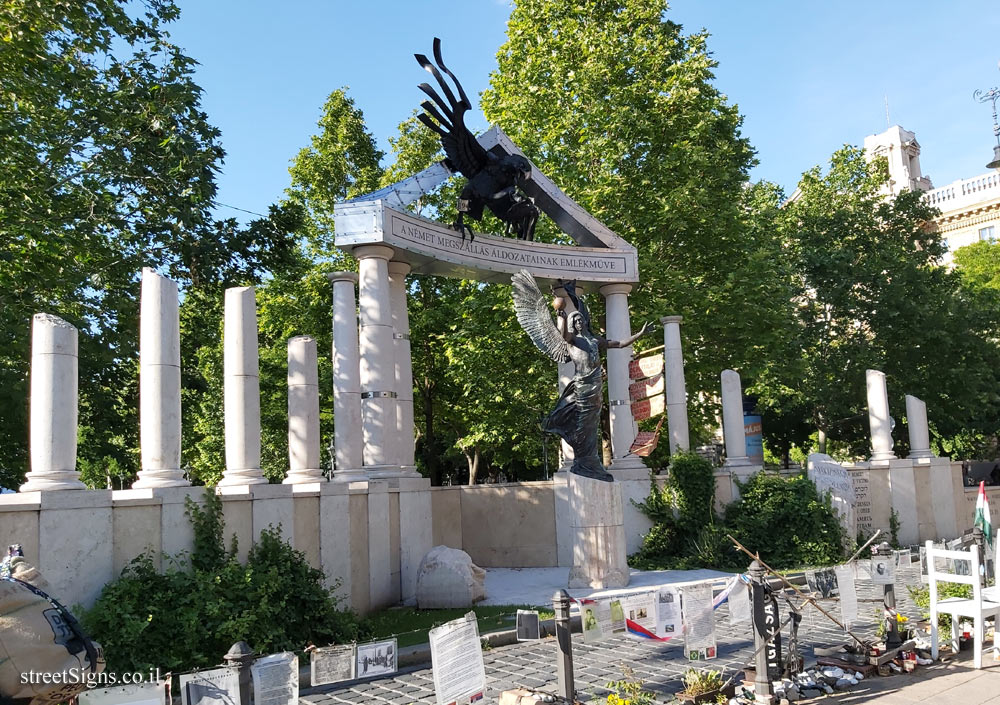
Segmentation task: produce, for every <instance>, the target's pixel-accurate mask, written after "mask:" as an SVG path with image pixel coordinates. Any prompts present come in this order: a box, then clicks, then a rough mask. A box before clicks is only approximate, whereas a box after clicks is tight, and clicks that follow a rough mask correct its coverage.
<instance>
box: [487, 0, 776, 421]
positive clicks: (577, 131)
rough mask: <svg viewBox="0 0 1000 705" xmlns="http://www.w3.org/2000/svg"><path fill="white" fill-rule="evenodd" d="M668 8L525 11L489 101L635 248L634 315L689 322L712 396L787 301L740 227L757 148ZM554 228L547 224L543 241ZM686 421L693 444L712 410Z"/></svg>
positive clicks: (694, 369) (692, 354)
mask: <svg viewBox="0 0 1000 705" xmlns="http://www.w3.org/2000/svg"><path fill="white" fill-rule="evenodd" d="M666 11H667V3H666V2H665V1H663V0H618V1H609V0H589V1H587V2H579V1H578V0H518V2H516V4H515V7H514V10H513V12H512V13H511V18H510V21H509V24H508V30H507V43H506V44H504V46H503V47H501V49H500V51H499V53H498V56H497V60H498V68H497V71H496V72H495V73H494V74H493V75H492V77H491V84H490V88H489V89H488V90H487V91H486V92H485V93H484V95H483V99H482V105H483V110H484V112H485V113H486V116H487V118H489V119H490V121H492V122H494V123H496V124H498V125H500V126H501V127H502V128H503V129H504V131H505V132H507V133H508V134H509V135H510V136H511V137H512V138H513V139H514V141H515V142H517V144H518V145H519V146H520V147H521V148H522V149H523V150H524V151H525V153H526V154H527V155H528V156H529V157H530V158H531V159H532V160H533V161H534V162H535V163H536V164H537V165H538V166H539V168H540V169H541V170H542V171H544V172H545V173H546V174H548V175H549V176H550V177H551V178H552V179H553V180H554V181H555V182H556V183H557V184H559V186H560V187H561V188H563V190H565V191H566V193H567V194H569V196H570V197H572V198H573V199H574V200H576V201H577V202H578V203H580V204H581V205H582V206H583V207H584V208H586V209H587V210H588V211H590V212H591V213H593V214H594V215H595V216H596V217H597V218H599V219H600V220H601V221H603V222H604V223H606V224H607V225H608V226H609V227H610V228H611V229H612V230H614V231H616V232H617V233H618V234H619V235H621V236H622V237H624V238H625V239H626V240H628V241H629V242H631V243H632V244H633V245H635V246H636V247H637V248H638V250H639V270H640V275H641V279H642V281H641V285H640V286H639V287H638V288H637V289H636V290H635V291H634V292H633V293H632V295H631V302H630V303H631V306H632V311H633V318H634V320H636V321H637V322H638V321H641V320H643V319H648V318H653V317H656V316H662V315H666V314H682V315H683V316H684V345H685V353H686V361H685V372H686V374H687V383H688V389H689V391H690V393H691V398H692V399H698V398H699V392H707V393H709V394H711V395H712V396H705V397H703V398H704V399H711V398H714V395H715V394H717V390H718V385H719V378H718V375H719V371H720V370H722V369H725V368H728V367H733V368H736V369H740V371H741V372H742V373H743V374H744V375H745V376H748V377H753V376H754V374H755V373H756V371H757V369H758V368H759V367H760V366H761V363H762V358H763V354H762V351H766V350H769V349H771V348H772V347H774V345H775V344H777V341H778V340H780V337H781V330H782V324H783V322H784V321H785V320H786V319H785V317H784V315H783V314H784V311H785V309H786V307H787V298H785V297H784V292H783V291H782V288H781V287H780V286H777V287H776V286H774V282H775V281H777V280H779V279H780V276H779V275H778V274H776V273H775V267H776V266H777V261H776V259H775V258H774V257H773V256H772V255H773V252H774V248H773V247H772V246H771V245H770V242H769V241H768V239H769V238H773V233H768V232H764V233H760V234H759V235H762V236H763V237H764V241H763V242H762V241H760V240H759V239H756V238H754V237H751V236H750V233H749V231H748V229H747V228H745V227H744V225H743V219H744V212H745V208H746V202H745V199H746V196H745V195H744V190H745V188H746V184H747V171H748V169H749V167H750V166H751V165H752V164H753V163H754V153H753V150H752V148H751V147H750V145H749V143H748V142H747V140H746V139H745V138H744V137H742V135H741V134H740V125H741V122H742V119H741V117H740V115H739V112H738V110H737V108H736V107H735V106H733V105H731V104H729V102H728V101H727V100H726V97H725V96H724V95H722V94H720V93H719V91H718V90H717V89H716V88H715V87H714V86H713V85H712V80H713V73H712V70H713V69H714V67H715V65H716V64H715V62H714V61H713V60H712V58H711V56H710V53H709V51H708V46H707V35H706V34H705V33H694V34H688V35H686V34H684V33H683V32H682V28H681V26H680V25H678V24H676V23H674V22H671V21H670V20H669V19H665V14H666ZM553 230H554V226H553V224H551V223H550V222H548V221H547V220H544V219H543V221H542V222H541V223H540V233H542V235H543V236H545V235H546V234H548V236H550V237H551V233H552V232H553ZM592 308H593V309H595V311H597V310H598V309H599V308H600V306H599V305H598V302H594V303H593V304H592ZM748 311H752V312H753V315H748V314H747V312H748ZM636 327H637V326H636ZM692 416H693V417H694V418H693V423H692V431H693V434H694V436H695V439H694V440H695V441H697V440H698V437H699V436H704V435H705V433H704V429H706V428H707V427H708V425H709V423H710V421H711V419H712V418H713V416H714V414H713V409H712V408H711V405H710V404H709V403H698V404H696V405H695V408H693V409H692Z"/></svg>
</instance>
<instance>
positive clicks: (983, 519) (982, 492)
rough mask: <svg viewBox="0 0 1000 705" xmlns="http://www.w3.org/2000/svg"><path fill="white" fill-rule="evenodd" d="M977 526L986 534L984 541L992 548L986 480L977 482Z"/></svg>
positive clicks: (975, 524)
mask: <svg viewBox="0 0 1000 705" xmlns="http://www.w3.org/2000/svg"><path fill="white" fill-rule="evenodd" d="M973 525H974V526H978V527H980V528H981V529H982V530H983V533H984V534H986V543H987V544H989V546H990V548H993V523H992V522H991V521H990V503H989V502H987V501H986V482H980V483H979V496H978V497H977V498H976V519H975V521H974V522H973Z"/></svg>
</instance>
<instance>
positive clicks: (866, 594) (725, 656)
mask: <svg viewBox="0 0 1000 705" xmlns="http://www.w3.org/2000/svg"><path fill="white" fill-rule="evenodd" d="M919 580H920V575H919V563H914V564H912V566H909V567H905V568H901V569H900V570H898V571H897V584H896V600H897V604H898V606H899V610H900V611H901V612H902V613H904V614H906V615H907V616H909V617H910V618H911V619H919V618H920V613H919V610H918V609H917V608H916V607H915V605H914V604H913V603H912V601H911V600H910V597H909V593H908V591H907V590H906V587H905V585H916V584H919ZM857 585H858V598H859V605H858V612H859V619H860V624H858V625H856V627H855V628H854V629H853V631H854V633H856V634H858V636H861V637H864V636H866V635H869V636H870V635H871V634H873V633H874V630H875V626H876V614H877V613H880V612H881V602H882V586H876V585H873V584H872V583H871V582H870V581H863V580H859V581H858V583H857ZM791 599H792V600H793V601H794V602H795V604H799V603H800V602H801V598H798V597H792V598H791ZM821 604H822V605H823V608H824V609H825V610H827V611H828V612H830V613H831V614H833V615H834V616H835V617H837V618H838V619H839V616H840V607H839V605H838V604H837V601H836V599H829V600H823V601H822V603H821ZM779 605H780V610H781V614H782V615H783V616H782V619H784V615H786V614H787V605H786V604H785V603H783V602H781V601H779ZM802 614H803V618H802V624H801V626H800V627H799V641H800V648H801V653H802V654H803V656H805V658H806V660H807V662H808V661H809V660H810V659H811V657H812V647H814V646H827V647H828V646H835V645H837V644H841V643H844V641H845V639H846V638H847V637H846V636H845V634H844V632H843V630H841V629H840V628H839V627H837V626H836V625H835V624H833V623H832V622H830V621H829V620H828V619H827V618H826V617H824V616H823V615H822V614H820V612H819V611H818V610H817V609H816V608H815V607H812V606H806V607H804V608H803V610H802ZM715 619H716V636H717V640H718V652H719V657H718V658H717V659H716V660H714V661H711V662H709V664H708V665H710V666H711V667H712V668H714V669H720V670H724V671H725V672H726V674H727V677H728V675H729V674H732V673H733V672H734V671H735V670H737V669H742V667H743V666H744V665H746V664H747V663H748V662H749V660H750V658H751V656H752V654H753V636H752V634H751V631H750V625H749V624H741V625H737V626H732V625H730V624H729V612H728V608H727V606H726V605H723V606H722V607H721V608H719V609H718V610H717V611H716V616H715ZM786 633H787V631H786ZM783 646H784V643H783ZM483 656H484V662H485V665H486V678H487V697H486V702H487V703H489V702H496V700H497V698H498V697H499V694H500V693H501V692H502V691H504V690H507V689H510V688H514V687H518V686H523V687H528V688H541V689H548V690H551V691H552V692H554V691H555V684H556V670H555V669H556V665H555V664H556V642H555V639H551V638H549V639H544V640H542V641H537V642H521V643H519V644H515V645H511V646H504V647H498V648H495V649H491V650H489V651H486V652H485V653H484V654H483ZM573 662H574V672H575V677H576V688H577V694H578V697H579V698H580V699H581V700H584V701H587V702H590V701H592V700H594V699H595V698H597V699H603V696H605V695H606V694H607V693H608V690H607V689H606V688H605V685H606V684H607V683H608V681H612V680H619V679H621V678H622V674H623V670H624V669H625V668H630V669H631V670H632V671H633V673H634V674H635V677H637V678H639V679H641V680H642V681H644V686H643V687H644V688H645V689H646V690H650V691H654V692H656V693H658V694H660V695H661V696H665V695H667V694H672V693H675V692H677V691H678V690H680V682H679V680H678V679H679V676H680V675H681V674H682V673H683V672H684V671H685V670H686V669H687V668H688V667H689V666H690V665H691V662H689V661H688V660H687V659H686V658H685V657H684V650H683V642H682V641H680V640H678V643H676V644H675V643H673V642H666V643H664V642H651V641H639V640H635V639H631V638H627V637H617V638H614V639H609V640H607V641H603V642H600V643H598V644H584V643H583V638H582V635H580V634H574V635H573ZM900 678H901V679H902V678H904V677H903V676H900ZM885 680H894V679H885ZM320 691H322V692H320ZM995 694H1000V693H995ZM658 699H660V700H662V699H665V698H663V697H660V698H658ZM300 700H301V701H304V702H305V703H308V704H309V705H334V704H335V703H336V704H338V705H339V704H340V703H378V704H383V703H389V704H392V705H410V704H416V703H426V704H427V705H434V704H435V703H436V700H435V697H434V681H433V677H432V675H431V669H430V667H422V668H417V669H414V670H410V671H409V672H400V673H398V674H396V675H395V676H394V677H392V678H384V679H380V680H373V681H369V682H364V683H353V684H341V685H337V686H324V687H323V688H320V689H317V690H316V691H313V693H312V694H310V695H306V696H303V697H301V698H300ZM844 702H845V703H846V702H859V701H857V700H845V701H844ZM886 702H887V703H889V702H890V701H886ZM892 702H897V701H892ZM898 702H903V701H898ZM977 702H979V701H977Z"/></svg>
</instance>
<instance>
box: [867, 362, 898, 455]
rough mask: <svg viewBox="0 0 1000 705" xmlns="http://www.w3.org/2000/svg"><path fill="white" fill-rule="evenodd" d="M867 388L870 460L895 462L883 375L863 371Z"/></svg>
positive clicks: (875, 371)
mask: <svg viewBox="0 0 1000 705" xmlns="http://www.w3.org/2000/svg"><path fill="white" fill-rule="evenodd" d="M865 381H866V383H867V386H868V424H869V426H870V428H871V435H872V457H871V460H873V461H875V462H880V461H883V460H895V459H896V454H895V453H893V452H892V428H891V427H890V424H891V421H890V420H889V393H888V392H887V391H886V387H885V373H884V372H880V371H878V370H865Z"/></svg>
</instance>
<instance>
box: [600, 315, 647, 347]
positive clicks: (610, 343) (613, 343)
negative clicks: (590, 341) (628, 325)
mask: <svg viewBox="0 0 1000 705" xmlns="http://www.w3.org/2000/svg"><path fill="white" fill-rule="evenodd" d="M651 325H652V324H651V323H650V322H649V321H646V322H645V323H644V324H643V326H642V330H640V331H639V332H638V333H636V334H635V335H633V336H631V337H629V338H626V339H625V340H608V339H607V338H598V339H597V343H598V345H600V346H601V349H602V350H606V349H607V348H627V347H628V346H629V345H631V344H632V343H634V342H635V341H637V340H638V339H639V338H641V337H642V336H644V335H646V333H648V332H649V329H650V326H651Z"/></svg>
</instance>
